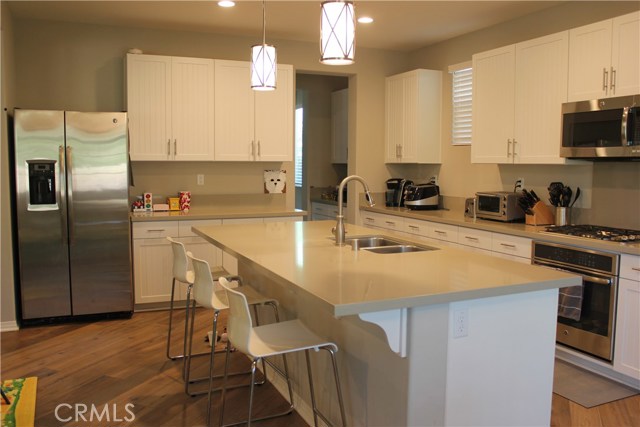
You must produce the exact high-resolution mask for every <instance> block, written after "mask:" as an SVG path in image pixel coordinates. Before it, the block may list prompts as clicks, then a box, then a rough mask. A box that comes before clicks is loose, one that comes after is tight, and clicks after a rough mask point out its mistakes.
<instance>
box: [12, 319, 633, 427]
mask: <svg viewBox="0 0 640 427" xmlns="http://www.w3.org/2000/svg"><path fill="white" fill-rule="evenodd" d="M199 314H200V313H199ZM182 315H183V312H182V311H179V312H178V313H177V317H176V319H178V318H180V317H181V316H182ZM178 316H179V317H178ZM198 317H199V319H200V321H199V322H198V330H197V332H196V334H195V337H196V338H195V340H194V345H196V344H197V347H198V348H197V349H196V351H203V350H206V349H207V347H206V345H205V344H204V342H203V341H204V340H203V338H204V336H205V334H206V331H207V330H210V325H209V322H210V319H209V316H206V315H200V316H198ZM220 323H221V324H224V314H223V315H222V316H221V319H220ZM167 324H168V323H167V312H165V311H156V312H145V313H136V314H134V316H133V317H132V318H131V319H127V320H107V321H101V322H95V323H83V324H65V325H54V326H42V327H30V328H25V329H22V330H20V331H16V332H4V333H2V334H1V336H0V338H1V363H2V365H1V368H2V371H1V372H2V378H18V377H24V376H37V377H38V394H37V403H36V405H37V406H36V426H38V427H49V426H60V425H68V426H80V425H85V426H86V425H92V426H100V425H104V426H106V425H110V426H111V425H123V426H126V425H131V426H133V425H135V426H138V427H141V426H154V427H155V426H170V427H174V426H175V427H179V426H185V427H186V426H201V425H204V422H205V416H206V409H207V408H206V402H207V400H206V396H197V397H189V396H187V395H186V394H185V393H184V391H183V390H184V383H183V382H182V379H181V366H182V364H181V363H180V362H178V361H170V360H168V359H167V358H166V357H165V342H166V341H165V340H166V331H167ZM181 326H182V325H177V328H176V331H180V328H181ZM181 337H182V335H181V334H180V333H179V332H178V333H177V334H175V340H174V345H175V347H174V349H175V351H180V347H179V346H180V345H181ZM217 356H222V354H219V355H217ZM222 360H223V357H219V358H218V359H217V363H216V366H217V367H218V368H219V369H216V371H220V372H221V369H222V365H221V363H220V362H222ZM233 361H234V366H233V367H232V369H233V370H240V369H245V368H248V366H249V363H248V360H247V359H246V357H244V356H243V355H241V354H239V353H234V359H233ZM207 366H208V358H207V357H198V358H196V359H195V362H194V374H195V375H196V376H202V375H206V369H207ZM237 379H238V381H242V380H245V381H246V380H247V379H248V378H247V377H245V376H242V377H237ZM256 393H260V394H256V404H255V412H256V413H264V412H265V411H271V410H273V408H276V409H279V408H284V407H286V404H285V403H286V402H285V401H284V399H282V397H281V396H280V395H279V394H278V392H277V391H275V389H274V388H273V387H271V386H270V385H268V384H267V385H265V386H261V387H258V388H257V391H256ZM228 396H229V399H228V405H227V408H226V409H225V422H231V421H235V420H241V419H243V418H245V417H246V408H247V402H248V388H247V387H243V388H239V389H235V390H232V391H230V392H229V395H228ZM218 397H219V393H216V394H215V395H214V401H215V403H214V406H213V410H214V425H217V414H218V409H219V403H218ZM63 404H67V405H70V406H64V405H63ZM127 404H129V405H131V404H132V405H133V407H130V406H129V407H126V406H125V405H127ZM60 405H63V406H60ZM76 405H86V406H87V408H88V411H87V412H86V413H85V418H86V419H87V420H89V414H90V411H91V405H94V406H95V408H96V410H97V411H98V412H99V413H101V415H102V422H98V421H97V420H98V418H97V417H96V415H95V414H94V418H93V422H91V423H89V422H83V420H82V418H79V419H78V421H75V420H73V419H71V420H69V421H67V422H60V421H58V420H57V419H56V414H55V411H56V407H58V416H59V417H60V418H63V419H68V418H70V417H73V415H74V412H75V411H74V410H73V409H71V408H72V407H75V406H76ZM105 406H106V407H107V411H109V417H110V419H109V421H107V418H106V415H105V414H104V413H103V411H104V410H105ZM79 409H83V407H82V406H80V407H79ZM129 411H130V412H129ZM133 416H135V419H132V418H133ZM114 418H115V420H114ZM114 421H117V422H114ZM257 425H260V426H266V427H271V426H293V427H297V426H306V425H307V424H306V423H305V422H304V420H303V419H302V418H301V417H300V416H299V415H298V414H297V413H295V412H294V413H293V414H291V415H288V416H285V417H282V418H277V419H274V420H270V421H265V422H262V423H259V424H258V423H257ZM551 425H552V426H554V427H565V426H566V427H573V426H593V427H622V426H630V427H631V426H639V425H640V396H638V395H636V396H634V397H630V398H627V399H623V400H619V401H617V402H612V403H609V404H606V405H601V406H598V407H595V408H591V409H586V408H584V407H582V406H580V405H578V404H575V403H573V402H570V401H568V400H567V399H565V398H563V397H560V396H558V395H555V394H554V395H553V407H552V414H551Z"/></svg>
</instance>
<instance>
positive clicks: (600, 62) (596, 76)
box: [568, 19, 611, 102]
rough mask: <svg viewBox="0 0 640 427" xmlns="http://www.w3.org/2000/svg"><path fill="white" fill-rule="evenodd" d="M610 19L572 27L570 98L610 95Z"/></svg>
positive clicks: (584, 98)
mask: <svg viewBox="0 0 640 427" xmlns="http://www.w3.org/2000/svg"><path fill="white" fill-rule="evenodd" d="M610 63H611V20H610V19H608V20H606V21H602V22H596V23H595V24H590V25H585V26H583V27H579V28H574V29H572V30H569V96H568V98H569V102H573V101H583V100H590V99H597V98H603V97H605V96H609V72H610V70H609V66H610Z"/></svg>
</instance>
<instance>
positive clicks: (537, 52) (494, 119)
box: [471, 31, 568, 164]
mask: <svg viewBox="0 0 640 427" xmlns="http://www.w3.org/2000/svg"><path fill="white" fill-rule="evenodd" d="M567 58H568V32H566V31H565V32H561V33H557V34H551V35H548V36H544V37H540V38H537V39H534V40H529V41H526V42H523V43H518V44H515V45H510V46H505V47H502V48H498V49H493V50H491V51H488V52H482V53H479V54H476V55H473V65H472V66H473V137H472V145H471V160H472V162H473V163H522V164H553V163H566V160H565V159H563V158H561V157H560V137H561V125H562V114H561V111H562V110H561V109H562V103H563V102H566V101H567V72H568V71H567V70H568V59H567Z"/></svg>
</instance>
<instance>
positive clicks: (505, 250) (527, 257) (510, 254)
mask: <svg viewBox="0 0 640 427" xmlns="http://www.w3.org/2000/svg"><path fill="white" fill-rule="evenodd" d="M491 250H492V251H493V252H494V253H495V254H497V255H498V256H501V257H502V258H507V259H511V260H513V261H519V262H522V263H525V264H531V239H527V238H526V237H516V236H511V235H509V234H501V233H492V236H491Z"/></svg>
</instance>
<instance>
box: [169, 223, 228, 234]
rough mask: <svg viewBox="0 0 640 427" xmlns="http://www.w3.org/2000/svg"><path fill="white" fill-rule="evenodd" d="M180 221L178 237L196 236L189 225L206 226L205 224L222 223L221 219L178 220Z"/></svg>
mask: <svg viewBox="0 0 640 427" xmlns="http://www.w3.org/2000/svg"><path fill="white" fill-rule="evenodd" d="M178 222H179V223H180V226H179V232H180V237H188V236H197V234H196V233H194V232H193V231H192V230H191V227H206V226H207V225H222V220H221V219H200V220H191V221H178Z"/></svg>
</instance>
